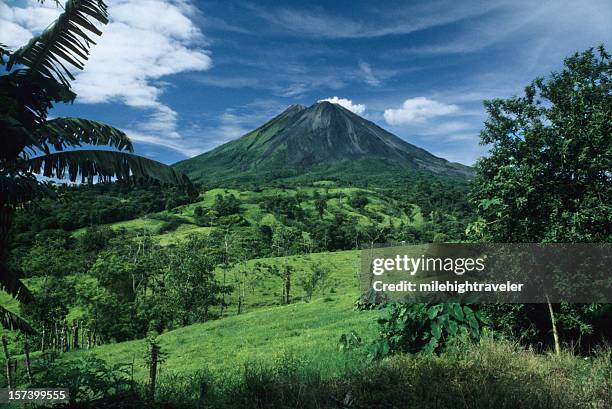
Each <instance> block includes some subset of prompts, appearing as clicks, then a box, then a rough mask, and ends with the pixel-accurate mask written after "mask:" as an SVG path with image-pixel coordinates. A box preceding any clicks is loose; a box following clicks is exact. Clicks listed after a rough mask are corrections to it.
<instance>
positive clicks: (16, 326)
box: [0, 306, 36, 335]
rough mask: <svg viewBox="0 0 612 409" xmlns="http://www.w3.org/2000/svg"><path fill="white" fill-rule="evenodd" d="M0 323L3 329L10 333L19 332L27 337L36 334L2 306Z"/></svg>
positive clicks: (0, 307)
mask: <svg viewBox="0 0 612 409" xmlns="http://www.w3.org/2000/svg"><path fill="white" fill-rule="evenodd" d="M0 323H1V324H2V326H3V327H4V328H6V329H8V330H11V331H21V332H23V333H25V334H28V335H35V334H36V331H34V329H33V328H32V326H31V325H30V324H29V323H28V322H27V321H26V320H24V319H23V318H21V317H20V316H19V315H17V314H15V313H13V312H11V311H9V310H7V309H6V308H4V307H2V306H0Z"/></svg>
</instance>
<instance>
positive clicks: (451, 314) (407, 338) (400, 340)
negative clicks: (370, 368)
mask: <svg viewBox="0 0 612 409" xmlns="http://www.w3.org/2000/svg"><path fill="white" fill-rule="evenodd" d="M377 322H378V327H379V337H378V339H376V340H375V341H374V342H373V343H372V345H371V347H370V356H371V357H372V358H382V357H384V356H386V355H389V354H394V353H398V352H421V351H423V352H434V351H440V350H442V349H443V348H444V347H445V345H446V344H447V342H448V341H450V340H451V339H453V338H456V337H464V338H471V339H478V338H479V337H480V331H481V327H482V325H483V324H485V323H487V322H488V321H487V320H486V318H485V317H484V316H482V314H480V312H478V311H474V310H473V309H472V308H471V307H469V306H467V305H464V306H461V305H460V304H397V303H392V304H389V305H387V306H385V307H383V308H382V309H381V310H380V316H379V317H378V320H377Z"/></svg>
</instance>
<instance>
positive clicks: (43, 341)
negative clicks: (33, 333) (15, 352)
mask: <svg viewBox="0 0 612 409" xmlns="http://www.w3.org/2000/svg"><path fill="white" fill-rule="evenodd" d="M40 352H45V325H44V324H43V326H42V333H41V335H40Z"/></svg>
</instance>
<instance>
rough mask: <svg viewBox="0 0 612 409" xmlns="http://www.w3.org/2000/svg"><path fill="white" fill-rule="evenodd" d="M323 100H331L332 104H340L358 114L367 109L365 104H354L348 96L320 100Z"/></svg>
mask: <svg viewBox="0 0 612 409" xmlns="http://www.w3.org/2000/svg"><path fill="white" fill-rule="evenodd" d="M323 101H327V102H331V103H332V104H338V105H340V106H342V107H344V108H346V109H348V110H349V111H351V112H354V113H356V114H357V115H361V114H363V113H364V112H365V110H366V106H365V105H363V104H353V101H351V100H350V99H346V98H338V97H331V98H325V99H320V100H319V101H318V102H323Z"/></svg>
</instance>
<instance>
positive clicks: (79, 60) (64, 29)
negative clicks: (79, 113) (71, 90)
mask: <svg viewBox="0 0 612 409" xmlns="http://www.w3.org/2000/svg"><path fill="white" fill-rule="evenodd" d="M106 9H107V6H106V4H105V3H104V2H103V1H102V0H68V1H67V2H66V4H65V6H64V12H63V13H62V14H61V15H60V16H59V17H58V18H57V20H55V22H54V23H53V24H51V26H49V28H47V29H46V30H45V31H43V32H42V33H40V34H39V35H37V36H35V37H33V38H32V39H31V40H30V41H29V42H28V44H26V45H24V46H23V47H21V48H19V49H18V50H16V51H15V52H14V53H12V54H11V56H10V57H9V60H8V62H7V70H9V71H10V70H11V69H12V67H13V66H15V65H24V66H26V67H28V68H29V70H28V71H31V72H32V73H37V74H41V75H43V76H45V77H48V78H54V79H56V80H57V81H59V82H60V83H61V84H63V85H64V86H66V87H69V83H68V81H69V80H74V76H73V75H72V73H71V72H70V70H69V69H68V68H67V67H66V66H65V65H64V64H66V63H67V64H69V65H71V66H73V67H74V68H77V69H83V64H84V61H85V60H87V58H88V55H89V47H90V45H91V44H95V42H94V41H93V40H92V39H91V38H90V37H89V35H88V32H89V33H92V34H95V35H98V36H99V35H101V34H102V32H101V31H100V30H99V29H98V28H97V27H96V26H95V25H94V24H93V23H92V20H93V21H98V22H100V23H102V24H106V23H108V13H107V11H106ZM90 19H91V20H90Z"/></svg>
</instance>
